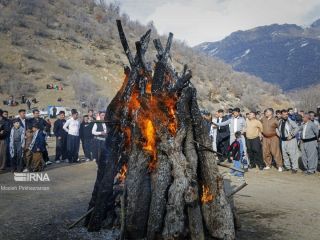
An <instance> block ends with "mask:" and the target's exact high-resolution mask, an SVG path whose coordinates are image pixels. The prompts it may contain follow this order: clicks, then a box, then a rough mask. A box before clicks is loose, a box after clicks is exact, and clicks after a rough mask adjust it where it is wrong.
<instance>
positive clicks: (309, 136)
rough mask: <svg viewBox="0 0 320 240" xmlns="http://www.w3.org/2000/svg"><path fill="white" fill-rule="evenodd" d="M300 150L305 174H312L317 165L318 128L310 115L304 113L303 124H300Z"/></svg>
mask: <svg viewBox="0 0 320 240" xmlns="http://www.w3.org/2000/svg"><path fill="white" fill-rule="evenodd" d="M301 130H302V134H301V142H302V144H301V152H302V162H303V165H304V168H305V169H306V170H305V173H306V174H314V173H315V172H316V170H317V166H318V142H317V141H318V136H319V129H318V127H317V125H316V124H315V123H314V122H312V121H311V119H310V115H309V114H305V115H304V117H303V124H302V126H301Z"/></svg>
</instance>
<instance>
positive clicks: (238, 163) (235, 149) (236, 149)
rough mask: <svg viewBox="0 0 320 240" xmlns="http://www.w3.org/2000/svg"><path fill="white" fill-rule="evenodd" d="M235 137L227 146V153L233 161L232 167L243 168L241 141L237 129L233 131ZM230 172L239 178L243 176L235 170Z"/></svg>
mask: <svg viewBox="0 0 320 240" xmlns="http://www.w3.org/2000/svg"><path fill="white" fill-rule="evenodd" d="M235 137H236V139H235V140H234V141H233V143H232V144H231V145H230V146H229V147H228V153H229V157H230V159H231V160H232V161H233V167H235V168H238V169H242V168H243V162H244V157H243V153H244V152H243V143H242V141H241V132H240V131H238V132H236V133H235ZM231 174H232V175H234V176H237V177H240V178H243V176H244V174H243V173H242V172H238V171H235V170H231Z"/></svg>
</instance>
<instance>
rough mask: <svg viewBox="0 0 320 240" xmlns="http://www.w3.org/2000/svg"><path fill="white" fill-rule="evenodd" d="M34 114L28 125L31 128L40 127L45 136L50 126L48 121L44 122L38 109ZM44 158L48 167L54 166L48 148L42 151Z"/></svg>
mask: <svg viewBox="0 0 320 240" xmlns="http://www.w3.org/2000/svg"><path fill="white" fill-rule="evenodd" d="M32 113H33V118H31V119H30V121H29V123H27V125H29V126H31V127H32V126H34V125H37V126H38V127H39V130H40V131H42V132H43V134H44V135H45V129H46V128H47V125H48V123H47V121H46V120H44V119H43V118H42V117H40V112H39V110H38V109H34V110H33V111H32ZM45 146H47V143H46V144H45ZM42 157H43V160H44V161H45V163H46V164H47V165H50V164H52V162H51V161H50V159H49V154H48V150H47V147H45V150H44V151H42Z"/></svg>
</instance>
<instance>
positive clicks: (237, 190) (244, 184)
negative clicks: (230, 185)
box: [227, 182, 248, 198]
mask: <svg viewBox="0 0 320 240" xmlns="http://www.w3.org/2000/svg"><path fill="white" fill-rule="evenodd" d="M247 185H248V183H246V182H244V183H243V184H241V185H240V186H239V187H236V188H235V189H234V190H233V191H232V192H231V193H229V194H228V196H227V197H228V198H230V197H232V196H233V195H234V194H236V193H237V192H239V191H240V190H241V189H243V188H245V187H246V186H247Z"/></svg>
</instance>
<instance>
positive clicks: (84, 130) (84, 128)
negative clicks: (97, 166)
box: [80, 115, 93, 162]
mask: <svg viewBox="0 0 320 240" xmlns="http://www.w3.org/2000/svg"><path fill="white" fill-rule="evenodd" d="M92 127H93V124H92V123H90V122H89V117H88V115H84V116H83V121H82V123H81V125H80V139H81V142H82V149H83V152H84V156H85V158H86V162H89V161H90V160H92V154H91V153H92V146H93V143H92V142H93V135H92Z"/></svg>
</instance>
